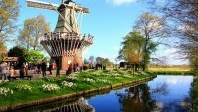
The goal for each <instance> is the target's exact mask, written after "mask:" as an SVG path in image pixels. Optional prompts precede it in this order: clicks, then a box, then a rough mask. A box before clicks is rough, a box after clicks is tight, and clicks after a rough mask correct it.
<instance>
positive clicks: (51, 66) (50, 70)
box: [48, 63, 53, 75]
mask: <svg viewBox="0 0 198 112" xmlns="http://www.w3.org/2000/svg"><path fill="white" fill-rule="evenodd" d="M52 68H53V64H52V63H50V64H49V68H48V70H49V72H50V75H52Z"/></svg>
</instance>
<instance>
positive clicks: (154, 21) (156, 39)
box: [134, 12, 169, 70]
mask: <svg viewBox="0 0 198 112" xmlns="http://www.w3.org/2000/svg"><path fill="white" fill-rule="evenodd" d="M134 30H136V31H139V32H140V33H141V35H143V36H144V38H145V45H144V48H143V52H144V55H143V59H142V60H143V61H142V62H143V70H146V69H147V65H148V64H149V62H150V58H151V57H150V56H151V54H152V53H154V51H155V50H156V47H157V45H159V44H166V43H165V42H164V41H163V40H164V38H165V37H168V36H169V28H168V25H167V23H166V21H165V20H164V19H162V18H160V17H158V16H154V15H152V14H151V13H148V12H146V13H143V14H141V15H140V17H139V19H138V20H137V22H136V25H135V26H134Z"/></svg>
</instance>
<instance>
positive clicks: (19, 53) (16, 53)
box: [8, 46, 27, 66]
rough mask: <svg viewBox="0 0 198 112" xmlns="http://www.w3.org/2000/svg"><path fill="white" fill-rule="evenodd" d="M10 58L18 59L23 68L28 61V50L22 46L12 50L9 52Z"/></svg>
mask: <svg viewBox="0 0 198 112" xmlns="http://www.w3.org/2000/svg"><path fill="white" fill-rule="evenodd" d="M8 56H9V57H18V66H22V64H23V63H24V62H26V59H27V50H26V49H25V48H22V47H20V46H15V47H13V48H11V49H10V50H9V52H8Z"/></svg>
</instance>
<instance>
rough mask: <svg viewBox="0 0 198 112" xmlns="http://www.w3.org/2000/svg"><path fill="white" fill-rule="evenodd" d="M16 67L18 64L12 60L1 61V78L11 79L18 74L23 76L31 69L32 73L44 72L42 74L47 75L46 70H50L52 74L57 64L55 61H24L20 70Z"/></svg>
mask: <svg viewBox="0 0 198 112" xmlns="http://www.w3.org/2000/svg"><path fill="white" fill-rule="evenodd" d="M15 67H16V66H15V65H14V64H11V63H10V62H2V61H0V80H3V81H5V80H11V77H13V76H15V75H17V74H18V75H20V77H21V78H23V77H24V76H25V75H28V74H29V73H30V70H31V71H33V72H32V73H38V74H39V73H42V76H43V77H46V71H49V75H52V70H53V69H56V67H57V66H56V63H55V62H51V63H48V62H45V61H44V60H42V62H39V63H29V64H26V63H23V64H22V65H21V67H20V68H19V70H15ZM32 73H31V74H32Z"/></svg>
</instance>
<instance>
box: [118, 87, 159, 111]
mask: <svg viewBox="0 0 198 112" xmlns="http://www.w3.org/2000/svg"><path fill="white" fill-rule="evenodd" d="M116 95H117V96H118V97H119V103H120V104H121V105H122V106H121V110H122V111H125V112H148V111H150V110H154V109H155V107H156V106H155V101H151V100H150V98H151V97H150V93H149V87H148V86H147V84H141V85H138V86H135V87H130V88H128V89H126V91H125V93H116Z"/></svg>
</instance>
